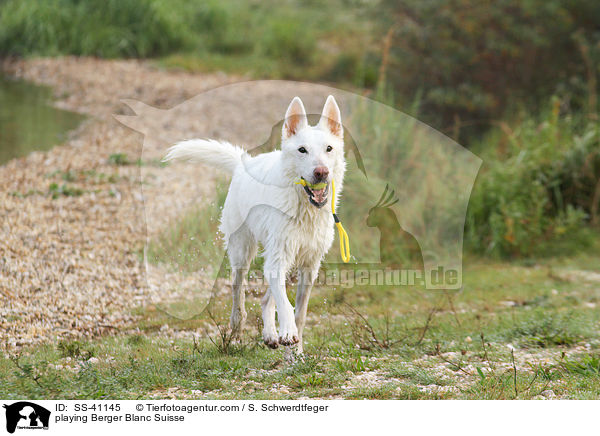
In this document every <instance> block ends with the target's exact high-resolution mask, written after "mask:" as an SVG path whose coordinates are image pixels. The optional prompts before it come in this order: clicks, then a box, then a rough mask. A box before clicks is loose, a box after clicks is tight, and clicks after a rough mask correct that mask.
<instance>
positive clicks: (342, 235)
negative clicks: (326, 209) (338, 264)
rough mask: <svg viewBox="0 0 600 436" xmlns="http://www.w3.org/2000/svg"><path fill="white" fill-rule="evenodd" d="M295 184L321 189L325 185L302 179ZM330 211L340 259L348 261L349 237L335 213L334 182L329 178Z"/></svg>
mask: <svg viewBox="0 0 600 436" xmlns="http://www.w3.org/2000/svg"><path fill="white" fill-rule="evenodd" d="M296 184H297V185H302V186H304V187H307V186H308V187H310V188H311V189H315V188H316V189H323V188H325V186H327V184H326V183H316V184H314V185H313V184H310V183H308V182H307V181H306V180H304V179H300V181H298V182H296ZM331 213H332V214H333V220H334V221H335V226H336V227H337V229H338V237H339V240H340V254H341V256H342V260H343V261H344V263H348V262H350V238H348V233H346V229H344V226H342V223H341V222H340V219H339V218H338V216H337V215H336V214H335V182H334V181H333V179H331Z"/></svg>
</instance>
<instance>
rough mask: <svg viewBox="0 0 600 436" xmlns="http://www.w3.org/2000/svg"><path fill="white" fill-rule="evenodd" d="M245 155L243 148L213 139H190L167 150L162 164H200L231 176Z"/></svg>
mask: <svg viewBox="0 0 600 436" xmlns="http://www.w3.org/2000/svg"><path fill="white" fill-rule="evenodd" d="M244 154H246V152H245V151H244V149H243V148H241V147H238V146H236V145H232V144H230V143H229V142H222V141H216V140H214V139H190V140H188V141H183V142H179V143H177V144H176V145H174V146H173V147H171V148H169V150H168V151H167V155H166V156H165V157H164V158H163V162H168V161H170V160H176V159H182V160H188V161H190V162H202V163H205V164H208V165H210V166H213V167H216V168H219V169H221V170H224V171H227V172H228V173H230V174H233V171H234V170H235V168H236V167H237V166H238V165H239V164H240V162H241V161H242V156H243V155H244Z"/></svg>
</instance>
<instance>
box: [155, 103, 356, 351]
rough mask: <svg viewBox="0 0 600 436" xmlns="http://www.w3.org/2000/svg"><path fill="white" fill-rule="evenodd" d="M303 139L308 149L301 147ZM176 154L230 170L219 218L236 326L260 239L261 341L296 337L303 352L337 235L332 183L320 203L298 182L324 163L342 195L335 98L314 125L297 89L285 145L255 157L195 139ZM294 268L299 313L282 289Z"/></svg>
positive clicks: (172, 152)
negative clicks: (263, 284)
mask: <svg viewBox="0 0 600 436" xmlns="http://www.w3.org/2000/svg"><path fill="white" fill-rule="evenodd" d="M301 147H304V150H305V151H306V153H303V152H300V148H301ZM328 147H330V148H331V149H329V150H328ZM172 159H187V160H191V161H198V162H203V163H205V164H208V165H210V166H213V167H216V168H220V169H222V170H225V171H227V172H228V173H230V174H232V176H233V177H232V180H231V185H230V186H229V192H228V194H227V199H226V200H225V205H224V207H223V212H222V216H221V226H220V230H221V232H222V233H223V234H224V235H225V241H226V244H227V253H228V255H229V260H230V262H231V267H232V272H233V283H232V290H233V291H232V294H233V307H232V312H231V327H232V330H233V332H234V333H236V334H239V332H240V331H241V329H242V328H243V324H244V321H245V319H246V311H245V308H244V299H245V298H244V297H245V296H244V290H243V288H242V285H243V279H244V276H245V273H246V271H247V270H248V268H249V266H250V262H251V261H252V259H253V258H254V256H255V255H256V252H257V243H258V242H260V243H261V244H262V245H263V247H264V259H265V262H264V273H265V278H266V279H267V281H268V284H269V289H268V290H267V292H266V294H265V296H264V298H263V300H262V315H263V321H264V329H263V338H264V341H265V343H266V344H267V345H269V346H271V347H272V348H276V347H277V344H282V345H288V346H289V345H293V344H295V343H298V350H297V351H298V352H299V353H301V352H302V332H303V329H304V323H305V319H306V310H307V307H308V299H309V296H310V292H311V289H312V285H313V282H314V280H315V278H316V275H317V273H318V269H319V266H320V263H321V260H322V258H323V256H324V255H325V253H327V251H328V250H329V248H330V247H331V244H332V242H333V239H334V220H333V216H332V213H331V186H330V187H329V194H328V196H327V203H326V204H325V205H324V206H323V207H321V208H317V207H316V206H315V205H313V204H311V203H310V202H309V196H308V195H307V193H306V192H305V190H304V188H303V187H302V186H301V185H299V184H296V183H295V182H297V181H298V180H299V179H300V178H301V177H303V178H304V179H305V180H307V181H309V182H310V183H316V182H318V181H322V180H317V179H316V178H315V177H316V175H315V169H316V168H321V169H322V168H323V167H325V168H326V169H327V170H328V171H329V175H328V176H327V177H326V178H325V179H324V181H326V182H327V183H328V184H330V183H331V179H334V180H335V188H336V201H337V200H338V199H339V195H340V193H341V191H342V188H343V178H344V171H345V168H346V164H345V160H344V140H343V128H342V122H341V115H340V110H339V107H338V105H337V103H336V101H335V99H334V98H333V96H329V97H328V98H327V101H326V103H325V106H324V108H323V112H322V115H321V119H320V121H319V123H318V124H317V125H316V126H310V125H308V121H307V117H306V111H305V110H304V105H303V104H302V101H301V100H300V99H299V98H298V97H295V98H294V99H293V100H292V102H291V103H290V105H289V107H288V109H287V112H286V114H285V121H284V124H283V129H282V140H281V149H280V150H275V151H272V152H270V153H263V154H260V155H258V156H255V157H251V156H250V155H248V154H247V153H246V152H245V151H244V150H243V149H242V148H240V147H237V146H234V145H231V144H229V143H227V142H219V141H214V140H200V139H196V140H189V141H184V142H181V143H178V144H177V145H175V146H173V147H171V148H170V149H169V151H168V154H167V156H166V157H165V160H172ZM294 268H297V269H298V290H297V293H296V307H295V314H294V309H293V308H292V305H291V304H290V302H289V300H288V298H287V295H286V289H285V276H286V274H287V273H288V272H290V271H291V270H292V269H294ZM275 308H277V313H278V315H279V334H277V330H276V327H275Z"/></svg>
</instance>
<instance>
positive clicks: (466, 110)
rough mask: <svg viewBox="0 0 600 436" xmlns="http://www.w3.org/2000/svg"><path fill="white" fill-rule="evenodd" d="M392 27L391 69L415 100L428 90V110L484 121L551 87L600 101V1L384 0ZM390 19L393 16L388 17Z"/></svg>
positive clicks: (456, 121) (442, 116) (452, 119)
mask: <svg viewBox="0 0 600 436" xmlns="http://www.w3.org/2000/svg"><path fill="white" fill-rule="evenodd" d="M378 11H380V15H379V18H378V19H379V20H380V27H381V29H382V33H383V32H387V31H388V30H390V29H391V32H392V36H393V38H392V42H391V44H390V56H389V65H388V68H387V72H388V74H387V79H388V81H389V82H390V84H391V85H392V86H393V88H394V89H395V90H396V92H398V94H399V95H400V96H402V97H404V98H407V99H408V100H409V101H410V99H411V98H412V96H414V94H415V92H416V91H417V90H422V91H423V101H422V104H423V109H424V110H423V111H422V115H423V116H424V120H425V121H427V122H429V123H432V124H433V125H434V126H435V127H436V128H438V129H444V130H446V129H448V130H447V131H450V130H451V127H452V126H453V125H462V126H463V130H469V129H470V130H471V134H473V133H480V132H482V131H485V130H486V129H487V128H488V127H489V126H490V121H491V120H495V119H498V118H499V117H502V116H504V115H505V113H506V111H507V110H508V109H510V108H511V107H513V105H514V104H515V102H516V101H520V102H523V103H526V104H527V105H528V106H529V107H530V108H538V107H539V106H540V105H542V104H543V102H544V100H545V99H547V98H548V96H549V95H552V94H555V93H558V94H560V95H562V96H568V97H569V98H570V99H571V102H570V103H571V105H573V107H579V108H582V107H583V108H587V110H589V111H597V110H598V108H597V107H589V106H588V105H589V104H590V103H592V104H596V105H597V101H596V100H595V98H591V99H590V98H589V96H590V95H593V94H594V93H596V92H597V90H596V89H592V88H593V86H592V85H593V84H594V80H592V79H590V76H592V75H595V76H596V80H595V82H598V78H600V77H599V70H598V68H597V65H598V62H599V61H600V44H599V42H600V33H598V24H597V23H598V22H599V20H600V3H598V2H594V1H588V0H526V1H521V0H484V1H481V0H450V1H448V0H430V1H421V0H405V1H401V2H398V1H395V0H383V1H382V4H381V6H380V7H379V8H378ZM384 23H385V24H384Z"/></svg>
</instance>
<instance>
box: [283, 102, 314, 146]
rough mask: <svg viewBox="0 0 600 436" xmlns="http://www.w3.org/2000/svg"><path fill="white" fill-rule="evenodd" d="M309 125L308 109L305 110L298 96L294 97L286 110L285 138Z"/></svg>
mask: <svg viewBox="0 0 600 436" xmlns="http://www.w3.org/2000/svg"><path fill="white" fill-rule="evenodd" d="M307 125H308V121H307V120H306V111H305V110H304V105H303V104H302V100H300V98H298V97H294V99H293V100H292V102H291V103H290V105H289V106H288V108H287V111H286V112H285V121H284V123H283V129H282V130H283V131H282V135H283V137H284V138H289V137H290V136H293V135H295V134H296V133H298V132H299V131H300V130H301V129H303V128H304V127H306V126H307Z"/></svg>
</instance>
